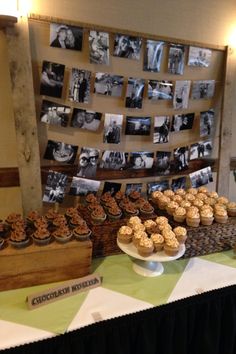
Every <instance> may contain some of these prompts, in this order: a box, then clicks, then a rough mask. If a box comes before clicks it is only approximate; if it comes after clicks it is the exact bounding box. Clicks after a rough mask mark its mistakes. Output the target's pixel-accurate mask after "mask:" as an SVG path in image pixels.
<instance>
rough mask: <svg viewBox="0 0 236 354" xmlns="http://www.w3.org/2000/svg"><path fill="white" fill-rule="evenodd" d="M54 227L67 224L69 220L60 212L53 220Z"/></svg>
mask: <svg viewBox="0 0 236 354" xmlns="http://www.w3.org/2000/svg"><path fill="white" fill-rule="evenodd" d="M52 224H53V226H54V227H61V226H66V224H67V220H66V217H65V216H64V215H62V214H58V216H57V217H56V218H55V219H54V220H53V223H52Z"/></svg>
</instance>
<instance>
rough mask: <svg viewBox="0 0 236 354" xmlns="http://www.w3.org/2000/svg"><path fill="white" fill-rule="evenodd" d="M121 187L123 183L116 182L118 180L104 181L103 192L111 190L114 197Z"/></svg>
mask: <svg viewBox="0 0 236 354" xmlns="http://www.w3.org/2000/svg"><path fill="white" fill-rule="evenodd" d="M120 189H121V183H116V182H104V187H103V191H102V194H104V193H106V192H110V194H111V196H112V197H114V195H115V194H116V193H117V192H119V191H120Z"/></svg>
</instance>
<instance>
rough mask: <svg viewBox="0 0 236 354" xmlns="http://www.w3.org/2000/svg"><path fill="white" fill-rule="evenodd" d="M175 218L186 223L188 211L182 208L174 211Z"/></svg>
mask: <svg viewBox="0 0 236 354" xmlns="http://www.w3.org/2000/svg"><path fill="white" fill-rule="evenodd" d="M173 218H174V220H175V221H177V222H184V220H185V219H186V210H185V209H184V208H182V207H178V208H177V209H175V211H174V214H173Z"/></svg>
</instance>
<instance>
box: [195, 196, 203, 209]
mask: <svg viewBox="0 0 236 354" xmlns="http://www.w3.org/2000/svg"><path fill="white" fill-rule="evenodd" d="M203 205H204V203H203V201H202V200H201V199H199V198H196V199H195V200H194V201H193V206H195V207H197V208H198V209H201V207H202V206H203Z"/></svg>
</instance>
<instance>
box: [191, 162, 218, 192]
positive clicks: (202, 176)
mask: <svg viewBox="0 0 236 354" xmlns="http://www.w3.org/2000/svg"><path fill="white" fill-rule="evenodd" d="M189 178H190V180H191V184H192V187H193V188H198V187H201V186H204V185H205V184H208V183H210V182H213V176H212V171H211V167H210V166H208V167H205V168H202V169H201V170H198V171H196V172H193V173H190V174H189Z"/></svg>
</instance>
